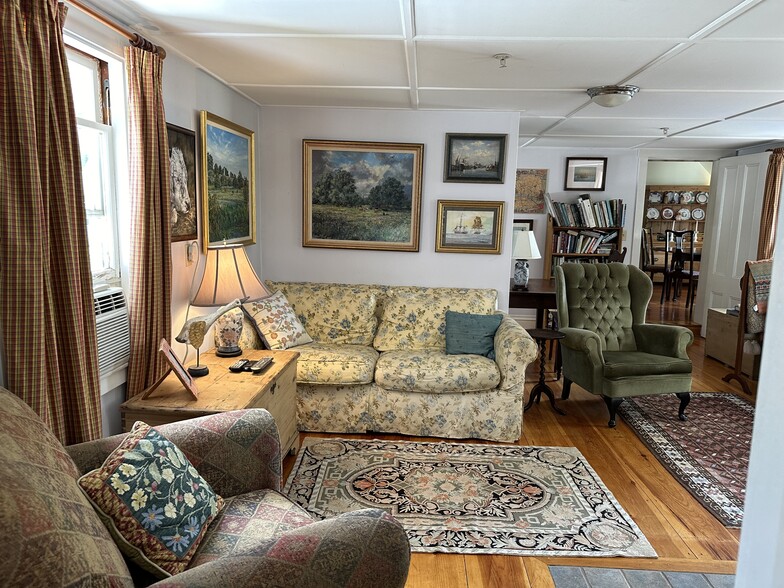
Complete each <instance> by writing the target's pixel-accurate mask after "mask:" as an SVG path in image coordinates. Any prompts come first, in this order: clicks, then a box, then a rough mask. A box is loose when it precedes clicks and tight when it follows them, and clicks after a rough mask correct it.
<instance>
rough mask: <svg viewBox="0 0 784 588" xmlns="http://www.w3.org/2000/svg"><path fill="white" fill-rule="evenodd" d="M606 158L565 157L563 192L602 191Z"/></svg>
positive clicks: (605, 171)
mask: <svg viewBox="0 0 784 588" xmlns="http://www.w3.org/2000/svg"><path fill="white" fill-rule="evenodd" d="M606 174H607V158H606V157H567V158H566V179H565V180H564V190H596V191H599V192H602V191H604V181H605V179H606Z"/></svg>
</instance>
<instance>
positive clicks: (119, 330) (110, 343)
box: [93, 288, 131, 377]
mask: <svg viewBox="0 0 784 588" xmlns="http://www.w3.org/2000/svg"><path fill="white" fill-rule="evenodd" d="M93 303H94V305H95V330H96V333H97V335H98V371H99V373H100V375H101V376H102V377H103V376H105V375H107V374H109V373H111V372H113V371H115V370H117V369H119V368H123V367H126V366H127V365H128V358H129V357H130V354H131V328H130V323H129V321H128V305H127V304H126V301H125V294H124V293H123V291H122V288H108V289H106V290H103V291H101V292H95V293H94V295H93Z"/></svg>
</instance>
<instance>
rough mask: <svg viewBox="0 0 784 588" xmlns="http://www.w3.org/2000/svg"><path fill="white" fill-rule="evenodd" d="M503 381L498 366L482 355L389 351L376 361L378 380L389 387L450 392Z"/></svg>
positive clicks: (409, 390)
mask: <svg viewBox="0 0 784 588" xmlns="http://www.w3.org/2000/svg"><path fill="white" fill-rule="evenodd" d="M500 381H501V374H500V373H499V371H498V366H497V365H496V363H495V362H494V361H493V360H492V359H488V358H487V357H482V356H481V355H447V354H446V353H445V352H443V351H440V350H436V349H420V350H416V351H387V352H386V353H383V354H381V357H379V359H378V363H377V365H376V383H377V384H378V385H379V386H381V387H382V388H384V389H385V390H398V391H401V392H424V393H427V394H448V393H452V392H478V391H480V390H492V389H493V388H495V387H496V386H498V383H499V382H500Z"/></svg>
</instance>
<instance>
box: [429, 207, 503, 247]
mask: <svg viewBox="0 0 784 588" xmlns="http://www.w3.org/2000/svg"><path fill="white" fill-rule="evenodd" d="M503 216H504V203H503V202H500V201H498V202H484V201H478V200H439V201H438V219H437V221H436V252H437V253H493V254H499V253H501V227H502V226H503V225H502V223H503Z"/></svg>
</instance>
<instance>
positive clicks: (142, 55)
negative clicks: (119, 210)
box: [125, 47, 171, 398]
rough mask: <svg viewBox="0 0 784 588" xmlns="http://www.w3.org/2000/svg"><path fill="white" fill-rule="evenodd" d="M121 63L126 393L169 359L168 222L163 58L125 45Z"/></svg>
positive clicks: (151, 378) (146, 382)
mask: <svg viewBox="0 0 784 588" xmlns="http://www.w3.org/2000/svg"><path fill="white" fill-rule="evenodd" d="M125 64H126V71H127V74H128V94H129V96H128V102H129V125H128V130H129V137H128V144H129V152H130V182H131V186H130V189H131V210H132V213H131V214H132V218H131V267H130V282H131V292H130V296H129V298H130V300H129V310H130V316H131V358H130V361H129V365H128V385H127V390H128V397H129V398H130V397H131V396H135V395H136V394H139V393H141V392H143V391H144V390H145V388H148V387H149V386H151V385H152V384H154V383H155V381H156V380H158V378H159V377H160V376H161V374H163V372H164V371H165V369H166V366H167V365H168V364H166V362H165V360H163V358H162V357H161V355H160V354H159V353H158V347H159V345H160V341H161V339H166V340H169V339H170V338H171V244H170V241H171V226H170V221H169V215H170V204H169V144H168V139H167V137H166V116H165V114H164V110H163V91H162V78H163V59H162V58H161V57H160V56H159V55H157V54H156V53H152V52H150V51H146V50H144V49H140V48H138V47H126V48H125Z"/></svg>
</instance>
